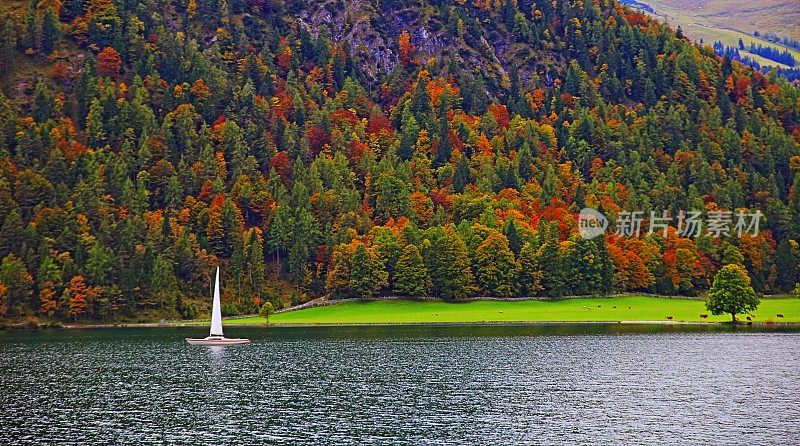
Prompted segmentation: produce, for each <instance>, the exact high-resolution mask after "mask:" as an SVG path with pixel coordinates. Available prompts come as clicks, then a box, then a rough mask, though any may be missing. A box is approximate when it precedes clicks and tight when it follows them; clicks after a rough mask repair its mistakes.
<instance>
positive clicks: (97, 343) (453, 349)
mask: <svg viewBox="0 0 800 446" xmlns="http://www.w3.org/2000/svg"><path fill="white" fill-rule="evenodd" d="M201 331H202V330H200V329H194V328H173V329H96V330H54V331H25V332H23V331H5V332H0V426H2V428H0V444H25V443H30V444H34V443H35V444H51V443H58V444H97V443H106V444H107V443H114V444H142V443H178V444H242V443H247V444H298V443H309V444H341V443H361V444H363V443H372V444H389V443H393V444H542V443H544V444H552V443H562V444H589V443H606V444H607V443H609V442H612V443H623V444H642V443H650V444H687V443H692V444H697V443H709V444H726V443H731V444H748V443H750V444H800V332H797V331H796V330H793V331H789V332H786V331H768V332H756V331H751V330H741V329H739V330H736V331H732V330H730V329H720V328H709V327H678V328H676V327H642V326H621V325H573V326H566V327H563V326H547V325H544V326H472V325H466V326H447V327H443V326H405V327H404V326H400V327H375V326H373V327H327V328H325V327H304V328H269V329H255V328H249V329H248V328H241V329H230V330H228V331H229V333H228V334H229V335H230V336H246V337H250V338H251V339H253V341H254V342H253V343H252V344H251V345H246V346H231V347H218V348H209V347H193V346H188V345H186V344H185V342H184V341H183V338H184V337H186V336H200V335H203V333H201Z"/></svg>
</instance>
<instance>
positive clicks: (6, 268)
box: [0, 0, 800, 320]
mask: <svg viewBox="0 0 800 446" xmlns="http://www.w3.org/2000/svg"><path fill="white" fill-rule="evenodd" d="M0 8H2V9H0V11H2V13H3V14H5V16H6V17H5V19H4V21H3V27H2V30H1V31H2V32H1V33H0V73H2V74H0V85H2V88H3V96H2V97H0V222H2V227H1V228H0V242H1V243H0V259H2V264H0V318H2V317H5V318H13V319H16V318H24V317H38V318H47V319H50V318H52V319H69V320H76V319H96V320H107V319H112V318H122V317H145V318H156V317H169V316H175V317H177V316H183V317H193V316H195V315H197V314H198V313H202V312H204V311H206V309H207V301H208V284H209V282H210V277H211V273H212V271H213V268H214V266H215V265H217V264H222V265H223V272H224V274H223V282H224V286H225V292H224V297H223V300H224V303H225V307H226V312H228V313H240V312H253V311H254V310H255V309H256V308H258V307H259V306H260V305H261V304H262V303H264V302H266V301H272V302H273V303H274V304H275V305H277V306H283V305H285V304H287V303H289V302H290V301H302V300H306V299H309V298H311V297H314V296H318V295H322V294H326V293H328V294H330V295H331V296H333V297H344V296H374V295H378V294H399V295H423V294H424V295H429V296H439V297H443V298H463V297H466V296H471V295H497V296H522V295H546V296H559V295H564V294H600V293H608V292H611V291H614V290H617V291H652V292H658V293H669V294H697V293H699V292H701V291H703V290H705V289H707V288H708V287H709V285H710V280H711V279H712V278H713V275H714V274H715V272H716V271H717V270H718V269H719V268H720V266H721V265H723V264H725V263H731V262H734V263H741V264H742V265H744V266H745V267H746V268H747V270H748V271H749V273H750V275H751V277H752V278H753V282H754V286H755V287H756V289H757V290H758V291H761V292H769V293H774V292H785V291H788V290H790V289H792V288H793V287H794V285H795V283H796V282H797V281H798V280H800V279H799V278H798V260H799V259H800V250H799V249H798V244H797V240H798V239H800V220H798V216H800V89H798V88H797V87H795V86H792V85H790V84H788V83H787V82H785V81H783V80H780V79H776V78H773V77H767V76H764V75H762V74H759V73H755V72H753V71H752V70H751V69H750V68H747V67H744V66H741V65H739V64H738V63H731V61H730V60H727V59H722V58H719V57H717V56H715V55H714V53H713V51H712V49H711V48H701V47H698V46H695V45H693V44H691V43H690V42H688V41H687V40H685V39H683V38H682V37H681V36H676V34H675V32H674V31H673V30H671V29H669V28H668V27H667V26H665V25H662V24H659V23H658V22H655V21H653V20H651V19H649V18H647V17H645V16H643V15H641V14H638V13H635V12H631V11H630V10H627V9H625V8H622V7H621V6H619V5H618V4H617V3H615V2H612V1H607V0H599V1H575V2H568V1H561V0H558V1H552V2H550V1H536V2H534V1H531V0H519V1H517V2H514V1H512V0H507V1H490V0H477V1H475V2H465V1H448V0H441V1H432V2H427V1H414V2H404V1H399V0H394V1H392V0H384V1H372V2H366V1H364V2H362V1H357V0H352V1H343V0H339V1H330V0H328V1H311V0H310V1H307V2H303V1H281V0H274V1H270V0H174V1H168V0H114V1H112V0H33V1H32V2H31V3H28V2H21V1H13V2H6V3H5V5H4V6H2V7H0ZM584 207H591V208H596V209H598V210H600V211H602V212H604V213H605V214H606V215H607V216H608V217H609V219H610V220H611V222H612V226H613V224H614V221H615V220H616V218H617V216H618V215H620V213H621V212H622V211H625V210H627V211H642V212H643V213H644V215H648V216H649V212H650V211H651V210H654V211H659V212H660V211H661V210H667V211H669V212H670V213H671V215H676V214H677V212H678V211H679V210H702V211H703V212H705V213H709V212H711V213H713V212H715V211H718V210H730V211H736V210H740V209H745V210H747V211H748V212H750V211H754V210H760V211H762V212H763V213H764V214H765V217H764V220H763V221H762V224H761V228H760V229H761V231H760V232H759V234H758V235H757V236H748V235H744V236H743V237H741V238H740V237H738V236H737V234H735V233H733V232H734V231H732V233H731V235H730V236H726V237H721V238H715V237H712V236H709V235H705V232H703V233H702V234H701V235H700V236H699V237H688V236H687V237H682V236H681V235H680V234H679V233H678V232H677V231H676V230H675V229H677V228H673V229H670V231H669V233H668V234H667V236H666V237H663V236H662V235H661V234H660V233H656V234H653V235H649V236H646V235H645V232H646V231H643V232H642V234H641V236H640V237H623V236H616V235H614V231H613V228H612V230H609V231H608V232H607V234H606V235H605V236H604V237H597V238H595V239H592V240H583V239H582V238H581V237H580V236H579V235H578V233H577V230H576V219H577V213H578V211H579V210H580V209H582V208H584ZM707 215H708V214H707ZM646 226H647V222H646V221H645V222H644V223H643V227H645V228H646Z"/></svg>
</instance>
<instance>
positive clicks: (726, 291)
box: [706, 263, 761, 322]
mask: <svg viewBox="0 0 800 446" xmlns="http://www.w3.org/2000/svg"><path fill="white" fill-rule="evenodd" d="M759 303H761V301H760V300H759V299H758V296H756V292H755V291H754V290H753V287H752V286H751V285H750V276H748V275H747V270H746V269H744V267H743V266H740V265H736V264H734V263H732V264H729V265H725V266H723V267H722V269H720V270H719V272H717V275H716V276H714V284H713V285H712V286H711V289H710V290H708V300H706V308H708V311H710V312H711V313H712V314H715V315H718V314H725V313H729V314H730V315H731V320H732V321H733V322H736V315H737V314H742V313H747V312H750V311H753V310H755V309H756V308H758V304H759Z"/></svg>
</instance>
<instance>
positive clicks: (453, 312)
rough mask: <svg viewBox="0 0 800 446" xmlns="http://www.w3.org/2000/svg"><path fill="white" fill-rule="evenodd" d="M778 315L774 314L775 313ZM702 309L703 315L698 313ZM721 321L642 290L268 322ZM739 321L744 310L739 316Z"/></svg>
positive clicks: (774, 307) (414, 303)
mask: <svg viewBox="0 0 800 446" xmlns="http://www.w3.org/2000/svg"><path fill="white" fill-rule="evenodd" d="M779 313H780V314H782V315H783V317H778V314H779ZM702 314H708V317H706V318H703V317H701V315H702ZM670 316H671V317H672V319H671V320H672V321H673V322H681V321H682V322H725V321H729V320H730V315H720V316H712V315H711V314H710V313H709V312H708V311H707V310H706V308H705V302H704V301H702V300H692V299H675V298H658V297H647V296H625V297H606V298H603V297H591V298H579V299H562V300H518V301H498V300H477V301H468V302H443V301H433V300H374V301H350V302H343V303H339V304H332V305H326V306H319V307H313V308H306V309H302V310H294V311H286V312H282V313H277V314H274V315H272V316H270V318H269V323H270V324H417V323H459V322H462V323H470V322H472V323H475V322H595V321H599V322H624V321H640V322H641V321H645V322H649V321H652V322H661V321H669V320H670V319H669V317H670ZM753 316H754V319H753V320H754V321H755V322H760V323H769V322H774V323H781V322H800V299H788V298H787V299H761V305H760V306H759V307H758V310H757V311H756V312H754V313H753ZM739 320H740V321H745V315H740V316H739ZM263 323H266V320H265V319H264V318H261V317H247V318H238V319H226V320H225V324H226V325H235V324H263Z"/></svg>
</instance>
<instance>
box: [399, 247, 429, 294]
mask: <svg viewBox="0 0 800 446" xmlns="http://www.w3.org/2000/svg"><path fill="white" fill-rule="evenodd" d="M427 276H428V273H427V271H426V270H425V263H424V262H423V261H422V255H421V254H420V252H419V249H418V248H417V247H416V246H414V245H412V244H407V245H406V246H405V247H404V248H403V252H402V253H401V254H400V257H399V258H398V259H397V267H396V272H395V275H394V277H393V281H394V292H395V293H397V294H400V295H403V296H424V295H425V282H426V279H427Z"/></svg>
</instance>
